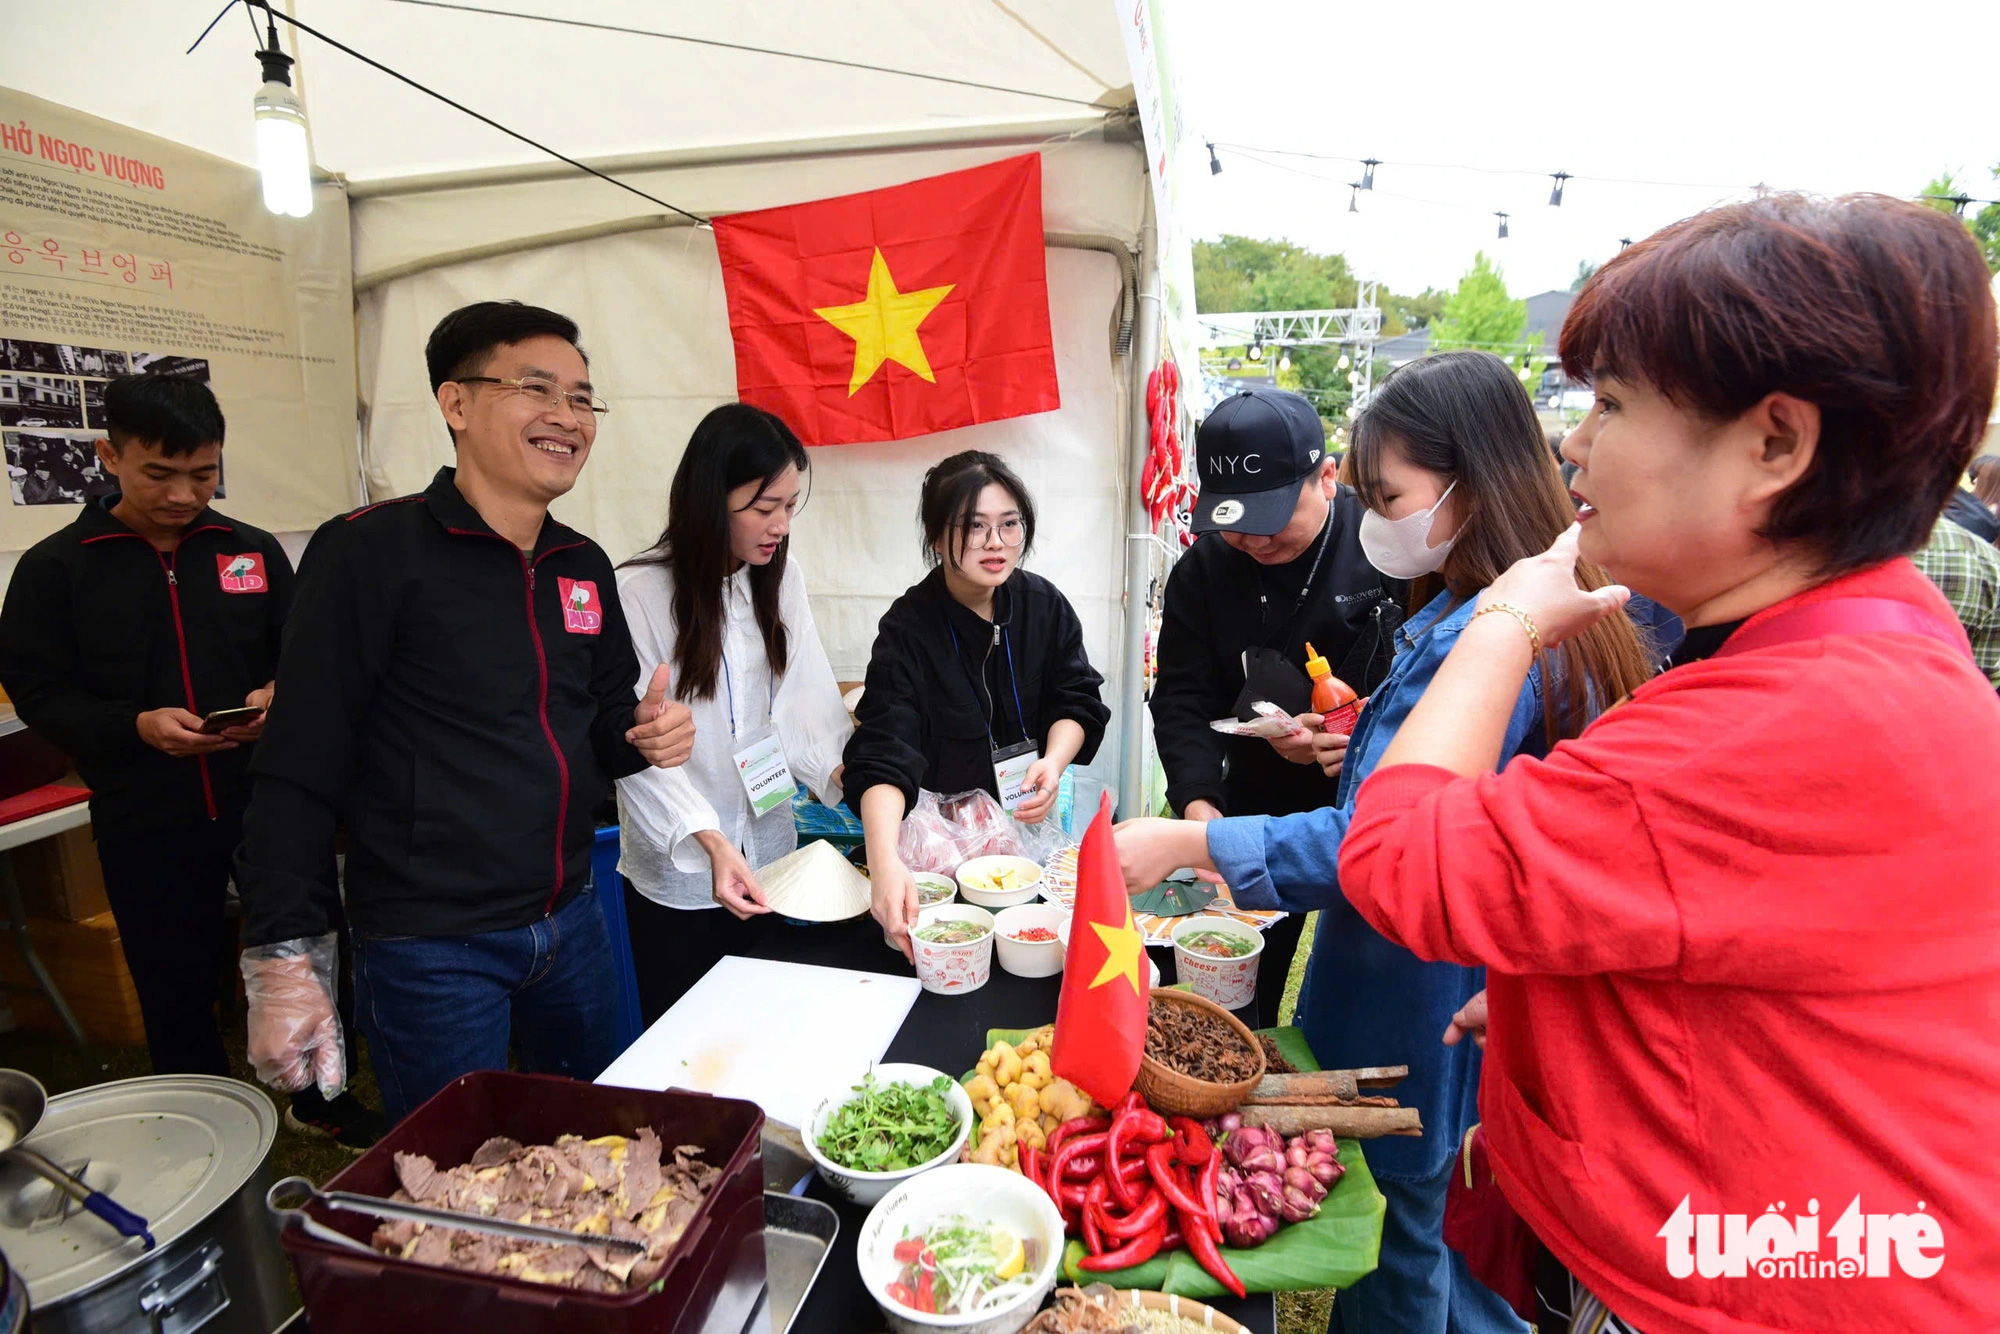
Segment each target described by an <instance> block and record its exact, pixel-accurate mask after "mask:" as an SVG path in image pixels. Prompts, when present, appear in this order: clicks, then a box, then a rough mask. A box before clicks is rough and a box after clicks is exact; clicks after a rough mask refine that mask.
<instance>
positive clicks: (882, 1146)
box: [804, 1063, 972, 1204]
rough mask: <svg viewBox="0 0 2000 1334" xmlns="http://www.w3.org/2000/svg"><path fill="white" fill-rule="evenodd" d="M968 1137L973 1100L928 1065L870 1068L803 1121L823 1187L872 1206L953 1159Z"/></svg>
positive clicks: (892, 1064) (817, 1105) (830, 1096)
mask: <svg viewBox="0 0 2000 1334" xmlns="http://www.w3.org/2000/svg"><path fill="white" fill-rule="evenodd" d="M971 1133H972V1099H971V1098H970V1097H968V1096H967V1094H966V1092H965V1090H964V1089H963V1088H962V1087H960V1085H959V1082H958V1081H957V1080H955V1079H952V1078H950V1077H949V1076H947V1075H946V1074H945V1073H944V1071H942V1070H933V1069H931V1068H930V1067H929V1066H927V1065H904V1064H896V1063H889V1064H883V1065H875V1066H871V1067H870V1068H869V1070H868V1073H866V1074H865V1075H862V1076H861V1077H860V1078H859V1079H855V1080H850V1081H849V1082H847V1083H845V1084H842V1085H841V1086H840V1087H839V1088H837V1089H835V1090H833V1092H831V1093H829V1094H827V1095H826V1096H825V1097H824V1098H821V1099H820V1100H819V1102H818V1103H817V1104H815V1105H814V1107H813V1110H812V1114H811V1115H809V1116H808V1117H806V1124H805V1136H804V1139H805V1142H806V1152H807V1153H809V1154H811V1155H812V1160H813V1166H814V1167H816V1168H818V1169H819V1174H820V1175H821V1176H822V1177H824V1178H825V1179H826V1183H827V1184H828V1185H830V1186H832V1187H833V1188H834V1189H835V1190H837V1191H839V1192H840V1193H841V1194H842V1195H845V1196H846V1197H847V1198H848V1199H850V1200H853V1201H854V1202H855V1203H856V1204H874V1203H875V1202H876V1201H877V1200H880V1199H881V1198H882V1197H883V1196H884V1195H887V1194H888V1193H889V1192H890V1191H892V1190H894V1189H895V1188H896V1187H897V1186H898V1185H900V1184H901V1183H903V1182H905V1181H908V1180H909V1179H910V1178H911V1177H913V1176H915V1175H916V1174H917V1173H919V1172H924V1171H928V1170H930V1169H931V1168H934V1167H941V1166H943V1165H944V1164H946V1163H949V1162H951V1161H952V1160H953V1159H954V1158H956V1157H958V1155H959V1152H960V1150H962V1149H964V1147H965V1141H966V1138H967V1136H969V1135H970V1134H971Z"/></svg>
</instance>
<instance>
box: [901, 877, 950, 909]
mask: <svg viewBox="0 0 2000 1334" xmlns="http://www.w3.org/2000/svg"><path fill="white" fill-rule="evenodd" d="M910 879H912V880H914V881H916V882H917V910H918V911H919V912H921V911H923V910H924V909H925V908H939V907H943V906H944V905H945V904H947V903H950V902H951V901H952V900H953V899H955V898H957V897H958V881H956V880H953V879H952V878H951V877H950V876H948V875H939V874H938V873H937V872H936V871H918V872H916V873H915V874H914V875H912V876H911V877H910ZM938 894H942V895H943V896H944V897H942V898H934V897H931V896H932V895H938Z"/></svg>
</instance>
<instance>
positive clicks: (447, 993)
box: [353, 888, 618, 1124]
mask: <svg viewBox="0 0 2000 1334" xmlns="http://www.w3.org/2000/svg"><path fill="white" fill-rule="evenodd" d="M353 934H354V1008H355V1013H356V1017H357V1018H358V1019H359V1021H360V1023H361V1031H362V1032H363V1033H364V1034H366V1035H367V1038H368V1058H369V1061H370V1063H371V1064H372V1066H373V1067H374V1070H375V1081H376V1083H377V1084H379V1085H380V1086H381V1089H382V1110H383V1111H384V1112H386V1113H387V1114H388V1117H389V1120H390V1122H391V1123H392V1124H393V1123H394V1122H397V1121H400V1120H402V1119H403V1118H404V1117H405V1116H407V1115H409V1113H410V1112H411V1111H413V1110H415V1109H416V1108H418V1107H420V1106H422V1105H423V1104H424V1103H425V1102H426V1101H428V1100H429V1099H430V1097H431V1095H432V1094H434V1093H436V1092H437V1091H438V1090H439V1089H442V1088H443V1087H444V1086H445V1085H447V1084H449V1083H451V1081H452V1080H454V1079H457V1078H458V1077H459V1076H460V1075H464V1074H470V1073H471V1072H473V1071H474V1070H505V1069H506V1068H507V1045H508V1042H509V1040H510V1039H512V1041H513V1042H514V1043H515V1044H516V1045H517V1046H518V1047H519V1049H520V1056H521V1066H522V1068H523V1069H525V1070H529V1071H532V1072H534V1073H536V1074H549V1075H568V1076H570V1077H571V1078H573V1079H595V1078H596V1077H597V1076H598V1074H599V1073H600V1072H601V1071H602V1070H603V1069H604V1067H605V1066H607V1065H609V1064H611V1060H612V1058H613V1057H615V1056H616V1055H617V1054H618V1035H617V1015H616V1011H617V988H616V986H615V985H614V983H613V981H612V969H611V938H610V936H609V935H607V934H606V932H605V928H604V909H603V906H602V905H601V904H599V903H598V900H597V892H596V890H594V889H591V888H585V889H584V891H583V892H582V893H580V894H578V895H577V896H576V897H575V898H573V899H571V900H570V901H569V902H568V903H566V904H564V905H563V907H562V908H561V910H560V911H558V912H557V913H556V914H555V915H554V916H553V917H544V918H542V919H541V920H540V921H536V922H531V923H530V924H528V925H527V926H521V927H515V928H513V929H512V930H508V931H487V932H482V933H481V934H479V935H471V936H389V935H378V934H376V933H374V932H370V931H360V930H357V931H355V932H354V933H353Z"/></svg>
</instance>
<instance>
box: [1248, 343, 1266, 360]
mask: <svg viewBox="0 0 2000 1334" xmlns="http://www.w3.org/2000/svg"><path fill="white" fill-rule="evenodd" d="M1263 359H1264V345H1263V344H1262V343H1260V342H1258V341H1257V340H1255V339H1252V340H1251V341H1250V360H1252V361H1262V360H1263Z"/></svg>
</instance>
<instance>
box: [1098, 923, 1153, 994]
mask: <svg viewBox="0 0 2000 1334" xmlns="http://www.w3.org/2000/svg"><path fill="white" fill-rule="evenodd" d="M1090 929H1091V930H1092V931H1095V932H1096V933H1097V938H1098V939H1099V940H1101V941H1103V942H1104V949H1105V957H1104V966H1103V967H1102V968H1099V969H1098V970H1097V976H1096V977H1094V978H1092V979H1091V980H1090V986H1089V987H1088V988H1087V990H1090V991H1095V990H1097V989H1098V988H1099V987H1101V986H1103V985H1104V984H1105V983H1107V982H1110V981H1112V980H1113V979H1115V978H1119V977H1123V978H1124V979H1125V980H1126V981H1128V982H1130V983H1131V984H1132V993H1133V994H1134V995H1136V996H1143V995H1145V994H1146V993H1145V992H1144V991H1143V990H1142V989H1141V988H1140V986H1139V960H1140V958H1141V956H1143V955H1144V953H1145V949H1146V945H1145V942H1144V941H1143V940H1142V939H1140V936H1139V928H1138V927H1137V926H1135V925H1134V924H1133V922H1132V905H1131V904H1130V903H1127V904H1126V905H1125V925H1123V926H1106V925H1104V923H1102V922H1092V923H1091V924H1090Z"/></svg>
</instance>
